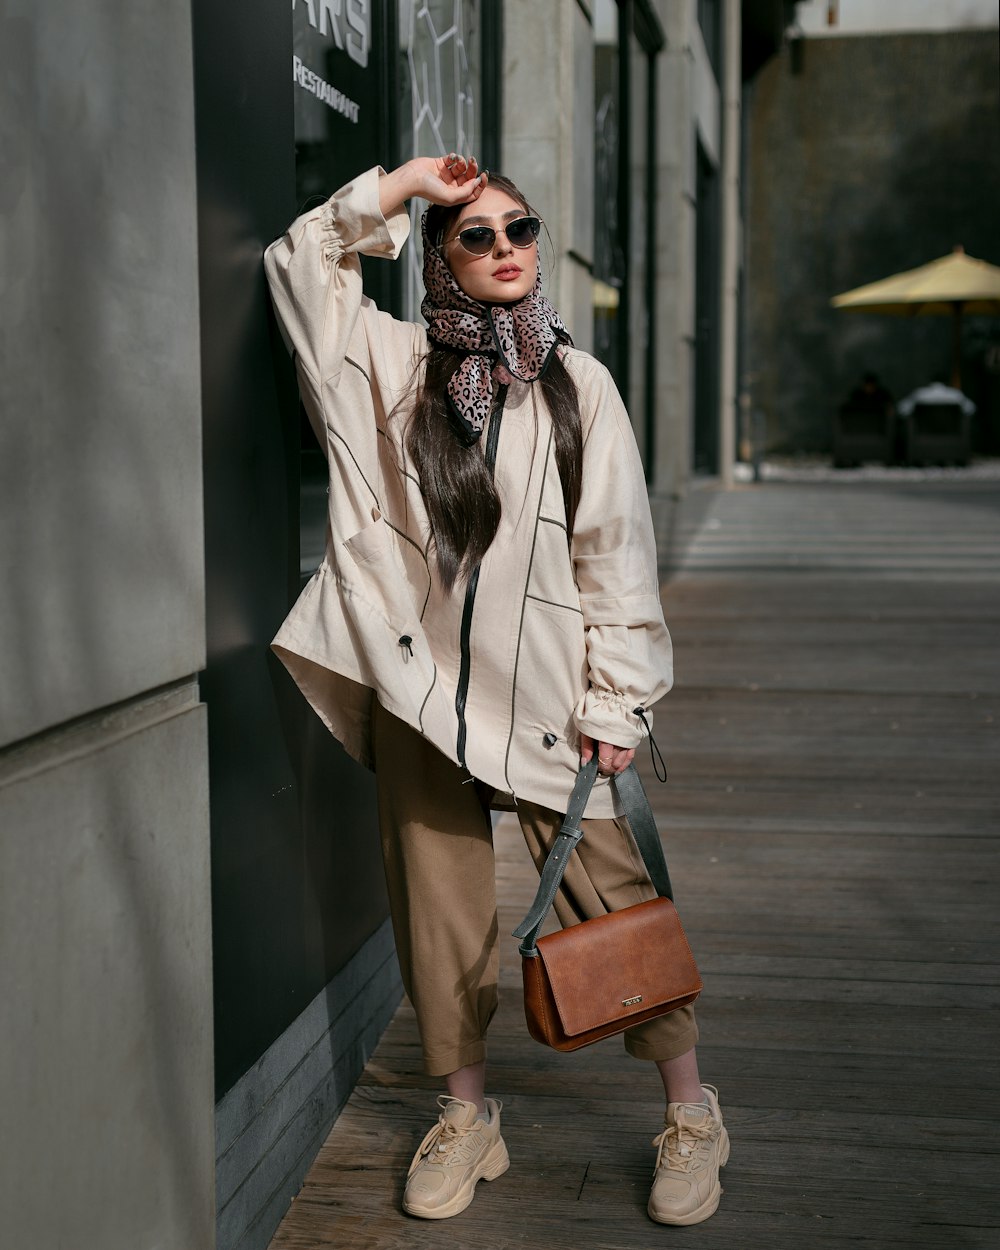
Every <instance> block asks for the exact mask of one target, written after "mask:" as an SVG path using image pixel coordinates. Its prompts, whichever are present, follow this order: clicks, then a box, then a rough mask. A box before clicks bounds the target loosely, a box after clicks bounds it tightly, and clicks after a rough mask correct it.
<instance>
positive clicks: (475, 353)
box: [420, 213, 573, 445]
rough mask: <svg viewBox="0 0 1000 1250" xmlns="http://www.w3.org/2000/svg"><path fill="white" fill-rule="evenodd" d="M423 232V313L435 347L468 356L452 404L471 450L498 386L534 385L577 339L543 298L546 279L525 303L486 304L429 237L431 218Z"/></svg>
mask: <svg viewBox="0 0 1000 1250" xmlns="http://www.w3.org/2000/svg"><path fill="white" fill-rule="evenodd" d="M421 230H422V234H423V242H424V286H425V287H426V289H427V294H426V295H425V296H424V300H423V303H422V304H421V305H420V311H421V312H422V313H423V315H424V319H425V320H426V322H427V333H428V335H429V337H430V338H431V340H432V341H433V342H434V344H435V345H440V346H443V347H454V348H457V349H458V350H459V351H461V352H464V353H466V354H465V356H464V359H463V360H462V363H461V364H460V365H459V367H458V368H457V369H456V370H455V372H454V373H453V374H452V377H451V381H450V382H449V383H448V399H449V401H450V403H451V407H452V410H453V412H454V415H455V416H456V417H457V419H458V421H457V431H458V433H459V435H460V436H461V437H462V440H463V441H464V442H466V443H468V444H469V445H471V444H472V443H474V442H476V441H477V439H478V438H479V436H480V435H481V434H482V432H483V428H484V427H485V425H486V418H487V417H488V416H489V413H490V408H491V406H492V404H493V398H494V395H495V393H496V388H497V386H498V385H503V384H504V383H509V382H510V381H511V380H512V379H513V378H517V379H518V381H521V382H534V380H535V379H536V378H538V377H541V375H542V374H543V373H544V372H545V369H546V367H547V366H548V363H549V360H550V359H551V358H552V353H553V352H554V351H555V350H556V349H557V348H558V347H559V346H560V344H563V343H566V344H569V345H572V343H573V340H572V339H571V338H570V334H569V331H568V330H567V329H566V327H565V325H563V322H562V319H561V318H560V316H559V314H558V313H557V312H556V310H555V309H554V308H553V307H552V305H551V304H550V303H549V301H548V300H547V299H546V298H545V296H544V295H543V294H542V279H541V274H539V276H538V277H537V279H536V280H535V285H534V287H533V288H532V289H531V290H530V291H529V292H528V294H527V295H525V296H524V298H523V299H519V300H516V301H515V302H514V303H512V304H481V303H480V302H479V301H478V300H475V299H473V298H472V297H471V296H469V295H466V293H465V292H464V291H463V290H462V288H461V287H460V286H459V285H458V283H457V282H456V281H455V277H454V274H452V272H451V270H450V269H449V268H448V266H447V264H445V261H444V258H443V257H442V255H441V253H440V252H439V251H438V250H437V248H436V247H434V246H433V244H432V243H431V241H430V239H429V238H428V237H427V214H426V213H424V216H423V219H422V221H421Z"/></svg>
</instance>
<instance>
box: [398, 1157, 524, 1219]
mask: <svg viewBox="0 0 1000 1250" xmlns="http://www.w3.org/2000/svg"><path fill="white" fill-rule="evenodd" d="M509 1167H510V1156H509V1155H508V1153H507V1147H506V1146H505V1145H504V1140H503V1138H502V1137H498V1138H497V1140H496V1141H495V1142H494V1143H493V1145H492V1146H491V1147H490V1148H489V1150H488V1151H487V1152H486V1154H485V1155H483V1157H482V1159H480V1161H479V1163H478V1164H477V1165H476V1167H474V1168H472V1169H471V1170H470V1172H469V1175H468V1176H467V1177H466V1179H465V1180H464V1181H463V1183H462V1185H461V1186H460V1187H459V1189H458V1190H457V1191H456V1193H455V1194H454V1196H453V1197H452V1198H451V1199H450V1201H448V1202H446V1203H444V1205H443V1206H440V1207H429V1208H428V1207H423V1206H420V1205H418V1204H416V1203H410V1202H408V1201H407V1200H406V1198H404V1199H403V1210H404V1211H405V1212H406V1214H407V1215H416V1216H419V1217H420V1218H421V1219H423V1220H447V1219H450V1218H451V1216H453V1215H459V1214H460V1213H461V1212H462V1211H464V1210H465V1208H466V1207H467V1206H469V1205H470V1204H471V1202H472V1199H473V1198H474V1197H475V1196H476V1185H477V1184H478V1183H479V1181H495V1180H496V1179H497V1177H498V1176H503V1174H504V1172H506V1171H507V1169H508V1168H509Z"/></svg>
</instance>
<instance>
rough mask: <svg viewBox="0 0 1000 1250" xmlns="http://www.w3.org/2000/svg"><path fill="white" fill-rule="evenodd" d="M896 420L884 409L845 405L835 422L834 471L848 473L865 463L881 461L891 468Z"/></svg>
mask: <svg viewBox="0 0 1000 1250" xmlns="http://www.w3.org/2000/svg"><path fill="white" fill-rule="evenodd" d="M892 434H893V418H892V415H891V414H890V413H889V412H888V411H887V410H886V407H885V405H882V406H881V408H880V409H879V410H875V409H873V408H872V407H871V406H861V405H858V404H852V403H846V404H842V405H841V406H840V407H839V408H838V409H837V411H836V413H835V415H834V418H833V464H834V468H837V469H846V468H848V467H849V466H850V465H852V464H861V462H862V461H864V460H880V461H882V463H883V464H891V463H892V459H893V446H892V444H893V437H892Z"/></svg>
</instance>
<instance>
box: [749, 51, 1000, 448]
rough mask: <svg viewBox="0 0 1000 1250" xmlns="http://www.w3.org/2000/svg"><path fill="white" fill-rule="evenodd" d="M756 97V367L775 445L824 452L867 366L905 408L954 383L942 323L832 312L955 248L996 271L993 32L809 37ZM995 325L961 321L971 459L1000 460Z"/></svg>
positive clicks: (998, 97)
mask: <svg viewBox="0 0 1000 1250" xmlns="http://www.w3.org/2000/svg"><path fill="white" fill-rule="evenodd" d="M805 43H806V46H805V49H804V56H803V63H802V66H801V72H800V73H798V74H796V73H793V72H792V62H791V57H790V54H789V52H788V50H787V49H785V50H784V51H783V53H782V55H781V56H780V57H778V58H776V59H775V61H774V62H773V63H772V64H771V65H769V66H767V67H766V68H765V70H764V71H763V72H762V74H761V75H760V78H759V79H758V80H757V82H756V83H755V84H754V85H753V87H752V88H751V89H750V94H749V96H748V105H749V107H748V114H749V128H750V141H749V213H748V295H747V348H748V351H747V366H748V370H749V372H750V378H749V382H750V388H751V391H752V395H753V405H754V407H755V408H759V409H762V410H763V411H764V412H765V413H766V415H767V436H766V438H767V447H768V449H769V450H772V451H782V452H818V451H829V449H830V443H831V418H832V414H833V411H834V409H835V408H836V406H837V404H839V403H840V402H841V401H842V400H843V399H844V398H845V397H846V395H847V393H848V391H850V389H851V388H852V387H853V386H854V385H856V384H857V382H858V381H859V379H860V377H861V375H862V374H863V373H864V372H865V371H866V370H874V371H876V372H877V373H878V374H879V376H880V378H881V379H882V381H883V382H884V383H885V384H886V385H887V386H888V388H889V389H890V391H892V392H893V394H894V395H895V396H896V397H897V398H898V397H900V396H902V395H905V394H907V393H909V391H911V390H913V389H914V388H915V387H917V386H919V385H922V384H924V383H926V382H928V381H930V380H931V379H932V378H933V377H934V376H936V375H939V376H942V377H944V378H947V376H948V374H949V370H950V349H951V327H950V324H949V321H948V320H947V319H946V318H938V317H925V318H915V319H910V318H905V319H904V318H895V317H886V316H874V315H862V314H855V313H842V312H837V311H835V310H834V309H832V308H830V306H829V299H830V297H831V296H832V295H835V294H837V293H838V292H841V291H846V290H849V289H851V288H852V287H855V286H860V285H861V284H862V283H866V282H871V281H874V280H876V279H878V278H883V277H886V276H888V275H889V274H892V273H895V272H897V271H899V270H903V269H908V268H913V267H915V266H917V265H920V264H923V263H925V262H926V261H929V260H932V259H934V258H935V257H938V256H943V255H945V254H946V253H948V252H950V251H951V249H952V247H953V246H954V245H955V244H956V243H962V244H963V245H964V246H965V249H966V251H967V252H969V253H970V254H971V255H973V256H977V257H980V258H982V259H984V260H988V261H991V262H992V263H994V264H995V263H1000V251H998V245H997V236H996V226H995V205H996V204H997V203H998V202H1000V133H998V128H997V126H996V116H997V110H998V107H1000V89H998V81H997V80H998V71H1000V66H998V48H997V38H996V32H995V31H960V32H953V33H948V34H936V35H930V34H927V35H923V34H921V35H899V36H869V37H854V38H844V39H811V40H807V41H805ZM998 342H1000V320H998V319H988V318H968V319H967V320H966V323H965V325H964V328H963V381H964V386H965V390H966V391H967V393H969V394H970V395H971V396H972V398H973V399H975V400H976V402H977V404H978V405H979V409H980V415H979V418H978V421H977V429H976V432H975V436H974V437H975V441H976V447H977V449H978V450H984V451H992V452H997V451H1000V372H992V371H991V365H992V367H993V368H996V365H997V364H998V363H1000V361H998V360H997V358H998V357H1000V350H998V349H997V348H996V347H993V348H992V350H991V346H990V345H991V344H997V343H998Z"/></svg>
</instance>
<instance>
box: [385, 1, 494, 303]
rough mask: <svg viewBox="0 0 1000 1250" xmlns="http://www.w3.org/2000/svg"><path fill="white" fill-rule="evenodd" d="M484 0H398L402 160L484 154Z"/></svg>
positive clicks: (413, 281) (414, 254)
mask: <svg viewBox="0 0 1000 1250" xmlns="http://www.w3.org/2000/svg"><path fill="white" fill-rule="evenodd" d="M481 9H482V3H481V0H401V3H400V6H399V54H400V56H399V63H400V67H401V71H402V72H401V74H400V81H399V98H400V106H401V107H400V115H401V117H402V118H404V119H405V124H403V125H402V126H401V128H400V144H401V149H402V150H401V153H400V157H401V159H402V160H404V161H405V160H409V159H410V158H411V157H413V156H442V155H444V154H445V153H447V152H461V153H465V154H474V155H476V156H479V157H482V151H483V148H482V137H483V136H482V109H481V107H480V100H481V87H482V79H483V74H482V63H483V41H482V38H481V26H482V22H481V17H482V14H481ZM426 207H427V206H426V204H425V203H424V202H423V201H420V200H417V201H411V202H410V229H411V238H412V239H413V246H411V247H410V248H408V249H407V253H406V278H405V281H404V287H403V315H404V316H405V317H407V318H409V319H410V320H413V321H417V320H419V319H420V301H421V299H422V298H423V282H422V281H421V270H422V266H423V251H422V248H421V247H420V216H421V214H422V213H423V210H424V209H425V208H426Z"/></svg>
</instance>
